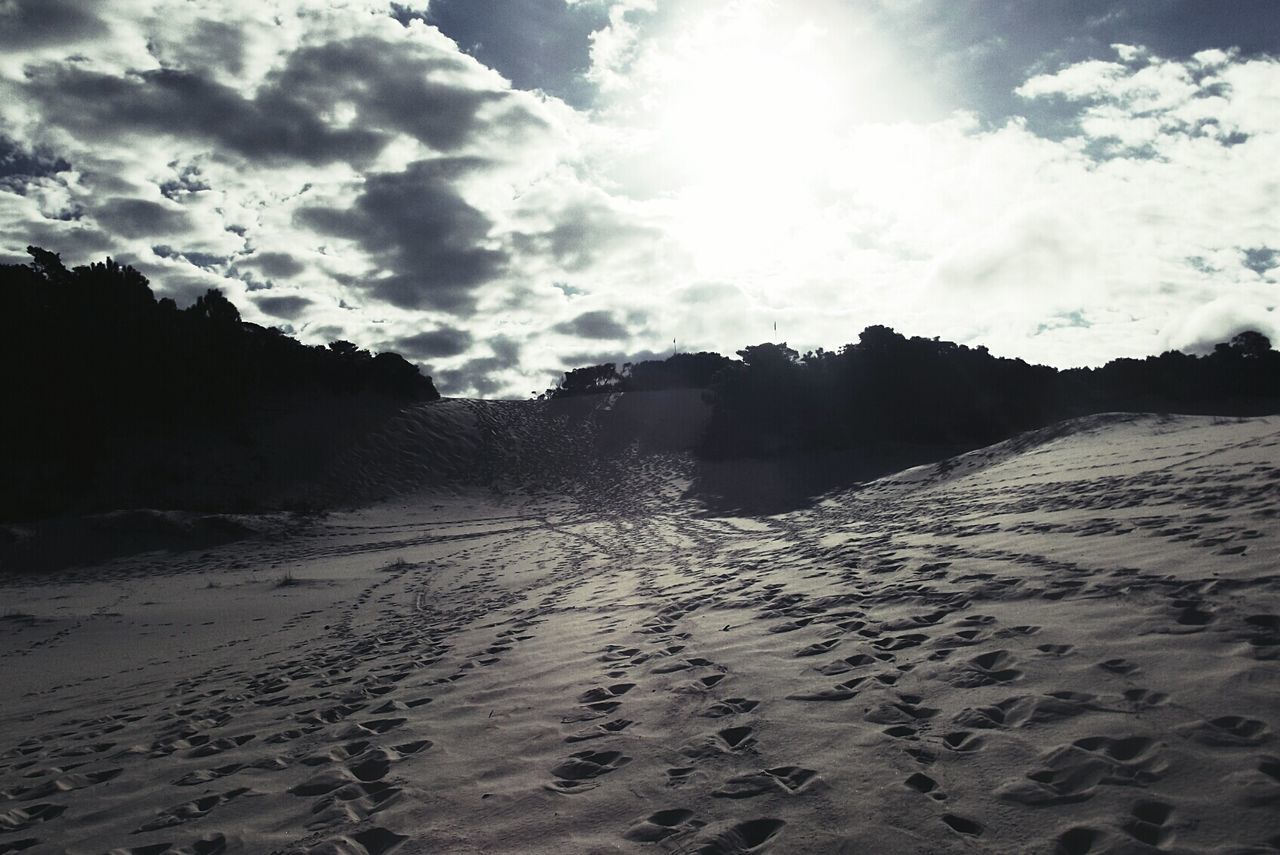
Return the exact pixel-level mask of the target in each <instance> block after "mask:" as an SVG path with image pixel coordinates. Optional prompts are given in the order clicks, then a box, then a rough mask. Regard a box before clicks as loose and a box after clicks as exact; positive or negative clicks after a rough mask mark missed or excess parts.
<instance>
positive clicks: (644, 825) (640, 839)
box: [622, 808, 706, 843]
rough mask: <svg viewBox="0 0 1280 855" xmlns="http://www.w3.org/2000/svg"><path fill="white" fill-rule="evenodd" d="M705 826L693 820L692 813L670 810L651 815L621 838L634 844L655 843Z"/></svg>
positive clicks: (676, 809) (703, 823)
mask: <svg viewBox="0 0 1280 855" xmlns="http://www.w3.org/2000/svg"><path fill="white" fill-rule="evenodd" d="M704 825H706V823H705V822H701V821H699V820H696V819H694V818H693V811H691V810H687V809H684V808H672V809H670V810H660V811H658V812H657V813H652V814H650V815H649V816H647V817H645V818H644V819H642V820H640V821H639V822H637V823H635V824H634V825H632V826H631V828H629V829H627V831H626V833H624V834H623V835H622V836H623V837H624V838H626V839H627V840H633V841H635V842H636V843H657V842H659V841H661V840H666V839H667V838H669V837H676V836H679V835H682V834H689V833H691V832H694V831H697V830H698V829H700V828H702V827H703V826H704Z"/></svg>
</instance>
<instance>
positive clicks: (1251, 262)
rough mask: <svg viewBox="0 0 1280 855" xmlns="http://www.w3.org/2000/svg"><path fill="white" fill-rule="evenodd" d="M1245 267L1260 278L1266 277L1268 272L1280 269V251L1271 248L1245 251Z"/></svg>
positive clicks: (1265, 247) (1262, 247) (1261, 247)
mask: <svg viewBox="0 0 1280 855" xmlns="http://www.w3.org/2000/svg"><path fill="white" fill-rule="evenodd" d="M1244 266H1245V267H1247V268H1249V269H1250V270H1252V271H1253V272H1254V273H1256V274H1258V275H1259V276H1266V275H1267V271H1268V270H1271V269H1272V268H1274V267H1280V250H1275V249H1272V248H1271V247H1269V246H1260V247H1256V248H1254V249H1246V250H1245V251H1244Z"/></svg>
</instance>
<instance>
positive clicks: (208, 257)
mask: <svg viewBox="0 0 1280 855" xmlns="http://www.w3.org/2000/svg"><path fill="white" fill-rule="evenodd" d="M151 251H152V252H154V253H155V254H156V255H158V256H160V257H161V258H180V259H183V260H185V261H187V262H188V263H190V264H194V265H195V266H196V267H204V268H211V267H219V266H221V265H223V264H226V263H227V262H228V261H229V260H230V259H229V258H228V257H227V256H225V255H214V254H213V253H209V252H199V251H197V250H190V249H186V250H183V249H174V248H173V247H171V246H165V245H164V244H159V245H156V246H153V247H151Z"/></svg>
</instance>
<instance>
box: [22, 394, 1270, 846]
mask: <svg viewBox="0 0 1280 855" xmlns="http://www.w3.org/2000/svg"><path fill="white" fill-rule="evenodd" d="M654 400H656V399H654ZM641 403H643V401H642V402H641ZM677 403H678V404H679V405H680V406H682V407H693V406H694V405H693V402H692V401H691V400H684V401H683V402H677ZM430 406H440V405H430ZM575 406H578V407H579V409H578V410H575V411H574V412H572V413H568V414H566V412H564V411H559V410H556V411H552V410H548V409H547V408H545V407H543V408H541V409H539V408H538V407H536V406H534V405H532V404H529V405H521V404H491V405H490V404H483V403H477V402H470V403H468V402H443V408H441V409H436V410H434V411H416V412H414V413H410V414H407V415H406V416H405V417H404V419H403V421H402V422H401V423H400V424H399V427H397V428H396V429H395V430H393V431H390V432H389V433H387V434H386V435H384V436H382V437H381V438H379V439H377V440H376V441H373V442H370V443H367V444H365V445H363V446H361V447H360V448H355V449H353V450H352V451H351V453H350V454H349V455H348V456H347V457H346V458H344V461H343V462H342V463H341V464H340V465H339V466H338V467H336V468H335V470H334V474H332V476H331V479H332V480H331V482H330V483H331V485H332V486H333V489H335V490H337V489H339V488H340V487H341V486H342V485H343V484H352V483H357V482H358V483H363V484H366V489H369V490H372V489H374V488H373V486H371V485H372V483H373V482H378V481H381V482H382V483H383V484H384V485H385V484H386V483H388V482H394V483H395V485H396V489H395V490H394V491H393V492H397V493H399V495H397V496H396V497H394V498H392V499H389V500H386V501H383V502H380V503H377V504H375V505H373V506H371V507H366V508H363V509H358V510H351V511H345V512H340V513H332V514H329V515H327V516H322V517H317V518H314V519H310V520H308V521H301V522H298V523H297V524H295V525H290V526H284V527H276V528H274V529H273V530H272V534H271V535H270V536H269V537H259V538H251V539H247V540H240V541H236V542H231V543H225V544H222V545H213V546H209V547H207V548H202V549H198V550H187V551H182V550H181V549H176V548H175V547H174V546H173V545H172V544H169V548H167V549H164V550H158V551H155V552H152V553H146V554H141V555H134V556H130V557H125V558H116V559H112V560H110V561H105V562H102V563H99V564H93V565H87V566H82V567H80V568H77V569H74V570H70V571H66V572H63V573H59V574H55V575H49V576H45V577H41V578H30V577H19V578H7V579H4V580H3V582H2V583H0V584H2V587H0V601H2V602H3V607H0V651H2V656H3V658H2V659H0V693H2V694H0V853H5V852H17V851H21V852H26V853H43V852H72V853H101V852H123V853H134V855H143V853H146V854H147V855H158V853H166V852H169V853H180V852H181V853H206V855H207V854H208V853H219V852H227V853H234V852H251V853H260V852H261V853H265V852H281V853H293V852H316V853H320V852H329V853H338V852H341V853H367V854H368V855H382V853H389V852H393V851H394V852H398V853H419V852H422V853H426V852H431V853H441V852H444V853H453V852H457V853H480V852H483V853H489V852H509V853H542V852H545V853H578V852H602V853H603V852H629V853H645V852H652V853H661V852H672V853H674V852H688V853H693V852H702V853H718V855H727V853H755V852H766V851H767V852H773V853H785V852H824V853H825V852H845V853H916V852H929V853H933V852H937V853H946V852H1061V853H1086V852H1087V853H1104V852H1105V853H1151V852H1220V853H1226V852H1236V853H1244V852H1259V853H1261V852H1275V851H1277V850H1280V759H1277V755H1280V745H1277V743H1276V740H1275V734H1274V730H1275V728H1276V727H1277V726H1280V704H1278V703H1277V698H1278V697H1280V665H1278V663H1277V658H1278V657H1280V574H1278V572H1277V570H1278V568H1280V560H1278V559H1280V540H1278V535H1280V517H1278V515H1280V501H1278V500H1280V418H1274V417H1273V418H1260V419H1247V420H1235V419H1230V420H1227V419H1213V418H1206V417H1176V416H1175V417H1156V416H1128V415H1111V416H1100V417H1093V418H1090V419H1083V420H1077V421H1075V422H1071V423H1067V424H1064V425H1060V426H1055V427H1054V428H1051V429H1046V430H1044V431H1039V432H1035V433H1032V434H1028V435H1025V436H1022V437H1018V438H1016V439H1014V440H1010V441H1009V442H1006V443H1002V444H1000V445H997V446H993V447H991V448H989V449H983V450H981V451H977V452H973V453H970V454H967V455H964V456H961V457H959V458H954V459H951V460H948V461H945V462H944V463H942V464H936V465H932V466H926V467H919V468H916V469H912V470H908V471H906V472H902V473H899V474H896V475H893V476H890V477H888V478H884V479H881V480H879V481H876V482H872V483H869V484H866V485H862V486H859V487H858V488H856V489H850V490H845V491H841V492H836V493H832V494H830V495H827V496H825V497H823V498H822V499H821V500H820V501H817V502H816V503H815V504H813V505H812V506H810V507H806V508H799V509H795V510H791V511H789V512H787V513H781V514H776V515H773V516H765V517H759V516H757V517H749V516H725V515H716V514H713V513H709V512H708V511H707V509H706V508H705V507H704V506H703V505H702V504H701V503H700V502H698V501H697V497H696V491H691V490H690V487H691V485H692V484H693V483H694V481H695V480H696V476H697V471H696V467H695V466H694V465H693V464H692V462H691V461H690V459H689V458H688V456H687V455H686V454H684V453H682V452H680V451H679V450H678V447H679V445H680V443H681V441H682V440H681V436H680V435H678V434H680V431H676V432H675V433H674V434H672V433H671V432H670V431H668V432H667V433H665V434H663V433H661V431H660V430H659V427H660V426H661V425H663V424H666V422H665V420H664V419H661V418H658V419H652V420H650V421H649V422H647V423H646V424H647V425H648V427H644V428H643V429H642V430H640V431H639V433H640V434H643V436H641V437H639V438H638V439H637V435H634V434H628V435H627V436H626V437H623V438H622V439H623V440H625V441H621V440H619V439H618V438H617V437H614V438H613V439H612V440H610V443H611V444H612V446H613V448H614V451H615V452H616V454H615V455H614V456H611V457H610V456H601V455H600V454H598V453H596V448H597V447H598V445H599V443H598V440H599V436H594V435H593V433H592V432H593V431H597V433H598V431H599V430H600V427H599V426H600V424H601V422H600V420H599V418H597V417H601V416H602V415H603V412H604V411H603V410H601V409H600V408H602V407H610V408H616V407H624V408H625V407H627V406H640V405H639V404H636V405H632V404H628V402H626V401H616V400H615V401H612V402H609V403H603V402H602V401H596V402H595V403H593V404H591V405H583V404H579V405H575ZM646 406H647V405H646ZM642 409H643V407H642ZM628 421H629V423H635V422H636V419H633V418H630V417H629V418H628ZM641 421H643V420H641ZM696 421H697V419H696V418H693V417H691V418H690V419H689V425H688V428H689V429H690V430H691V429H692V428H693V427H694V426H696ZM415 430H417V431H418V434H417V435H418V436H419V437H425V436H426V435H427V433H429V432H431V431H434V433H433V434H432V436H431V441H430V442H426V441H425V440H421V439H419V440H416V441H415V439H414V436H415V434H414V431H415ZM655 431H656V432H655ZM593 436H594V439H593ZM633 440H634V444H629V443H632V441H633ZM592 442H595V443H596V445H592ZM431 443H434V444H435V445H434V446H433V445H432V444H431ZM553 446H554V447H553ZM433 449H434V450H433ZM442 449H443V450H442ZM534 452H536V453H534ZM343 473H346V474H343ZM352 473H355V474H354V475H353V474H352ZM415 473H416V474H415ZM357 476H358V477H357ZM351 489H352V490H353V491H354V490H355V488H354V487H353V488H351Z"/></svg>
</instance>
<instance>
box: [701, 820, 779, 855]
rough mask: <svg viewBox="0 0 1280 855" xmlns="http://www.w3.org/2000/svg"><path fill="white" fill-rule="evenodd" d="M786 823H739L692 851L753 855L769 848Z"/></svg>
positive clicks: (708, 853) (759, 821)
mask: <svg viewBox="0 0 1280 855" xmlns="http://www.w3.org/2000/svg"><path fill="white" fill-rule="evenodd" d="M784 826H786V823H785V822H784V821H782V820H780V819H749V820H747V821H746V822H740V823H738V824H737V825H735V826H733V827H732V828H729V829H727V830H725V831H723V832H721V833H720V834H717V835H716V836H715V837H713V838H711V839H710V840H707V841H706V842H705V843H703V844H701V845H700V846H698V847H697V848H695V849H694V850H692V851H693V852H694V853H697V855H755V853H758V852H763V851H765V849H766V848H768V847H769V846H771V845H772V844H773V843H774V842H775V841H776V839H777V837H778V835H779V834H780V833H781V832H782V829H783V827H784Z"/></svg>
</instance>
